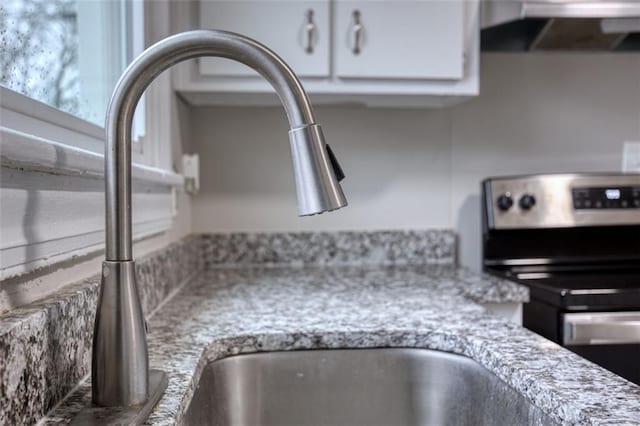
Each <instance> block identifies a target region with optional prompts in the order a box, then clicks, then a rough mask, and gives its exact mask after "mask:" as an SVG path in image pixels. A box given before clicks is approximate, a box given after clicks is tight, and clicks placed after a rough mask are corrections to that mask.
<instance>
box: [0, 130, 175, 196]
mask: <svg viewBox="0 0 640 426" xmlns="http://www.w3.org/2000/svg"><path fill="white" fill-rule="evenodd" d="M0 148H1V149H0V153H1V154H0V159H1V164H2V167H9V168H14V169H20V170H26V171H34V172H44V173H52V174H58V175H68V176H83V177H93V178H98V179H102V178H103V177H104V155H102V154H97V153H95V152H91V151H88V150H85V149H82V148H77V147H74V146H70V145H65V144H61V143H58V142H54V141H51V140H47V139H44V138H41V137H38V136H34V135H29V134H26V133H23V132H20V131H16V130H13V129H8V128H6V127H2V126H0ZM131 176H132V178H133V179H134V180H136V181H142V182H152V183H156V184H159V185H168V186H182V185H183V183H184V179H183V177H182V176H181V175H179V174H177V173H174V172H173V171H169V170H162V169H158V168H155V167H149V166H145V165H143V164H136V163H134V164H133V166H132V169H131Z"/></svg>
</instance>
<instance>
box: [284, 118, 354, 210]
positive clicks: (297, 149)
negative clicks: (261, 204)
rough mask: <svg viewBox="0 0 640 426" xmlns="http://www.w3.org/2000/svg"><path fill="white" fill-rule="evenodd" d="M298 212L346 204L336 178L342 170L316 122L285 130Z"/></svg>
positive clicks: (339, 177) (326, 208)
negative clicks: (289, 147)
mask: <svg viewBox="0 0 640 426" xmlns="http://www.w3.org/2000/svg"><path fill="white" fill-rule="evenodd" d="M289 139H290V141H291V157H292V159H293V173H294V177H295V181H296V194H297V196H298V215H299V216H308V215H313V214H319V213H323V212H328V211H331V210H336V209H339V208H340V207H344V206H346V205H347V200H346V198H345V197H344V194H343V193H342V188H341V187H340V183H339V182H340V181H341V180H342V179H343V178H344V173H343V172H342V168H341V167H340V164H338V160H336V158H335V156H334V155H333V152H331V148H329V145H327V143H326V142H325V141H324V135H323V134H322V128H321V127H320V126H319V125H317V124H312V125H309V126H305V127H299V128H296V129H292V130H290V131H289Z"/></svg>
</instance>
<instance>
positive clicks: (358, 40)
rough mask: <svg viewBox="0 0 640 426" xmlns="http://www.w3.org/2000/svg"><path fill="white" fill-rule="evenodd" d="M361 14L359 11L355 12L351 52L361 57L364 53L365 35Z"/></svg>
mask: <svg viewBox="0 0 640 426" xmlns="http://www.w3.org/2000/svg"><path fill="white" fill-rule="evenodd" d="M360 17H361V13H360V11H359V10H357V9H356V10H354V11H353V27H352V28H351V32H352V33H353V49H351V51H352V52H353V54H354V55H359V54H360V53H361V52H362V39H363V34H364V26H363V25H362V22H361V20H360Z"/></svg>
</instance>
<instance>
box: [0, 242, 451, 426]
mask: <svg viewBox="0 0 640 426" xmlns="http://www.w3.org/2000/svg"><path fill="white" fill-rule="evenodd" d="M454 253H455V238H454V234H453V232H451V231H447V230H442V231H440V230H436V231H398V232H395V231H385V232H338V233H326V232H325V233H319V234H310V233H277V234H262V233H259V234H224V235H216V234H211V235H207V236H196V237H189V238H187V239H185V240H183V241H181V242H179V243H177V244H173V245H171V246H169V247H167V248H165V249H163V250H160V251H158V252H156V253H153V254H152V255H149V256H147V257H146V258H144V259H137V276H138V285H139V290H140V293H141V299H142V305H143V309H144V312H145V313H149V312H151V311H152V310H153V309H154V308H155V307H157V306H158V305H159V304H160V303H161V302H162V301H163V300H164V299H165V298H166V297H167V296H168V295H169V294H170V293H171V292H172V291H173V290H174V289H176V288H177V287H179V286H180V284H181V283H183V282H185V280H186V278H187V277H189V276H191V275H193V274H196V273H198V271H201V270H202V269H203V268H204V267H205V260H207V264H209V266H221V262H222V263H224V264H226V265H229V264H230V263H233V264H243V265H247V264H248V262H249V263H253V264H256V263H257V264H263V265H271V266H273V265H275V264H283V263H287V264H303V263H305V264H306V263H315V264H322V263H331V264H335V263H336V262H342V263H345V262H346V263H354V264H359V263H362V264H369V263H371V262H375V261H377V260H379V261H381V262H384V263H387V264H389V263H418V264H423V263H453V261H454ZM98 287H99V277H98V276H95V277H92V278H90V279H87V280H83V281H81V282H78V283H75V284H72V285H69V286H67V287H65V288H64V289H62V290H61V291H60V292H58V293H56V294H54V295H52V296H50V297H47V298H46V299H44V300H42V301H39V302H37V303H33V304H31V305H28V306H25V307H23V308H19V309H16V310H13V311H11V312H9V313H5V314H3V315H0V359H1V360H2V362H1V363H0V424H2V425H3V424H24V423H31V422H33V421H35V420H37V419H39V418H41V417H42V416H43V415H44V414H45V413H46V412H47V411H48V410H49V409H50V408H51V407H53V406H54V405H55V404H56V403H57V402H58V401H59V400H60V399H61V398H62V397H63V396H64V395H66V394H67V393H68V392H69V391H70V390H71V389H72V388H73V387H74V385H75V384H76V383H77V382H78V380H80V379H81V378H82V377H84V376H85V375H86V374H87V373H88V371H89V368H90V363H91V353H90V348H91V338H92V332H93V321H94V315H95V306H96V302H97V296H98Z"/></svg>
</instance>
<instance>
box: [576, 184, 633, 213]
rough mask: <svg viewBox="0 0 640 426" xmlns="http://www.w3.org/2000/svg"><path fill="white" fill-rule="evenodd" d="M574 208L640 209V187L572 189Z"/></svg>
mask: <svg viewBox="0 0 640 426" xmlns="http://www.w3.org/2000/svg"><path fill="white" fill-rule="evenodd" d="M571 193H572V194H571V195H572V197H573V208H574V209H575V210H585V209H640V187H633V186H621V187H618V188H611V187H608V188H572V189H571Z"/></svg>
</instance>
